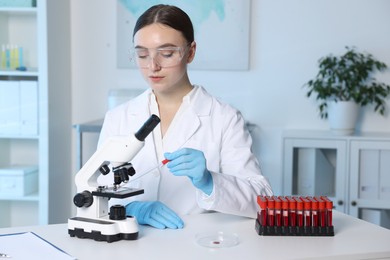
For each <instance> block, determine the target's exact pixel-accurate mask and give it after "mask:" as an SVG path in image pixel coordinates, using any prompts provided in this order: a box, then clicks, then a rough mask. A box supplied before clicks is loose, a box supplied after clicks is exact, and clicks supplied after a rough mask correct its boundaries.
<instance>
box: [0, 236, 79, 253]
mask: <svg viewBox="0 0 390 260" xmlns="http://www.w3.org/2000/svg"><path fill="white" fill-rule="evenodd" d="M0 253H5V254H7V255H10V256H11V257H12V258H1V259H10V260H15V259H16V260H19V259H20V260H25V259H29V260H35V259H37V260H38V259H39V260H42V259H55V260H68V259H76V258H74V257H72V256H70V255H68V254H67V253H66V252H64V251H62V250H61V249H59V248H57V247H56V246H54V245H52V244H50V243H49V242H48V241H46V240H44V239H43V238H41V237H40V236H38V235H36V234H35V233H32V232H26V233H16V234H6V235H0Z"/></svg>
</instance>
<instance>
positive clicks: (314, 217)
mask: <svg viewBox="0 0 390 260" xmlns="http://www.w3.org/2000/svg"><path fill="white" fill-rule="evenodd" d="M306 198H307V199H308V200H310V203H311V225H312V226H313V227H318V201H316V200H315V199H314V198H313V197H310V196H308V197H306Z"/></svg>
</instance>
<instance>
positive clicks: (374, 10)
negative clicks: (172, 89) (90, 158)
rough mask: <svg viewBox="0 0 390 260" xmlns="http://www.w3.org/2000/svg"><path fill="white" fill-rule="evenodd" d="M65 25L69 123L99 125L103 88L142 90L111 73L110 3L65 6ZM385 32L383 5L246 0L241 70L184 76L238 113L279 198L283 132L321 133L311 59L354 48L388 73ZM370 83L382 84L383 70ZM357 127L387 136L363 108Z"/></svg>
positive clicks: (385, 122)
mask: <svg viewBox="0 0 390 260" xmlns="http://www.w3.org/2000/svg"><path fill="white" fill-rule="evenodd" d="M71 23H72V24H71V32H72V36H71V37H72V39H71V42H72V53H71V58H72V111H73V112H72V118H73V119H72V121H73V124H76V123H82V122H86V121H90V120H95V119H99V118H103V116H104V113H105V112H106V110H107V103H108V101H107V100H108V92H109V90H110V89H117V88H146V85H145V83H144V81H143V79H142V77H141V75H140V74H139V72H138V71H137V70H131V69H127V70H124V69H122V70H121V69H117V67H116V64H117V63H116V1H114V0H111V1H96V0H82V1H79V0H71ZM389 25H390V1H388V0H316V1H313V0H290V1H286V0H252V1H251V28H250V66H249V70H244V71H217V70H213V71H205V70H197V71H195V70H191V71H190V77H191V81H192V83H194V84H199V85H203V86H204V87H205V88H206V89H207V90H208V91H209V92H210V93H212V94H214V95H215V96H217V97H219V98H220V99H221V100H224V101H225V102H228V103H230V104H232V105H233V106H235V107H236V108H238V109H239V110H240V111H241V112H242V114H243V115H244V117H245V118H246V120H247V121H248V122H250V123H251V124H254V127H251V131H252V134H253V137H254V151H255V153H256V155H257V156H258V158H259V160H260V162H261V167H262V171H263V174H264V175H265V176H267V177H268V178H269V180H270V182H271V184H272V186H273V188H274V191H275V193H277V194H280V193H281V192H282V190H281V189H282V165H281V164H282V142H281V140H282V133H283V131H284V130H286V129H321V130H327V129H328V123H327V121H326V120H322V119H320V117H319V116H318V110H317V103H316V102H315V100H314V99H313V98H310V99H309V98H307V97H306V91H305V89H304V88H303V87H302V86H303V85H304V83H305V82H307V81H308V80H309V79H311V78H312V77H314V76H315V74H316V70H317V61H318V59H319V58H320V57H322V56H324V55H327V54H330V53H333V54H342V53H343V52H344V50H345V46H356V48H357V49H358V50H361V51H367V52H369V53H371V54H373V55H374V56H375V57H376V58H378V59H379V60H381V61H383V62H385V63H387V64H388V65H389V66H390V26H389ZM224 33H229V32H228V31H226V32H223V31H221V34H224ZM128 37H131V32H129V35H128ZM220 46H221V48H223V46H224V43H223V42H221V43H220ZM202 47H206V48H207V46H202ZM240 48H241V46H237V49H240ZM226 55H227V56H229V55H230V51H229V50H226ZM376 77H377V79H378V80H381V81H384V82H386V83H387V84H390V71H389V70H388V71H386V72H385V73H382V74H380V75H376ZM388 104H390V103H388ZM388 108H389V111H390V106H389V107H388ZM358 128H359V130H361V131H381V132H382V131H384V132H389V131H390V116H389V114H386V115H385V116H384V117H383V116H380V115H379V114H376V113H374V112H373V108H372V107H366V108H365V109H364V111H363V113H361V115H360V117H359V122H358ZM95 140H96V138H95ZM95 145H96V143H94V142H93V140H92V141H91V142H90V143H89V144H88V145H87V146H85V148H86V149H90V150H91V151H93V150H94V149H95ZM75 149H76V148H75V147H74V149H73V151H74V156H73V158H75V156H76V155H75V153H76V152H75ZM74 165H75V163H74ZM74 168H75V169H76V167H74Z"/></svg>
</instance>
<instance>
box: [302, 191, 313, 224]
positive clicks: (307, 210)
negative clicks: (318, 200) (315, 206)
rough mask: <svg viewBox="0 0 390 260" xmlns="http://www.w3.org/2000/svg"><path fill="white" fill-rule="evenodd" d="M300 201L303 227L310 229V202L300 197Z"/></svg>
mask: <svg viewBox="0 0 390 260" xmlns="http://www.w3.org/2000/svg"><path fill="white" fill-rule="evenodd" d="M300 199H301V200H302V201H303V208H304V211H303V214H304V225H305V227H310V226H311V202H310V200H308V199H306V198H304V197H301V198H300Z"/></svg>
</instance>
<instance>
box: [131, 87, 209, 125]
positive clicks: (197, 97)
mask: <svg viewBox="0 0 390 260" xmlns="http://www.w3.org/2000/svg"><path fill="white" fill-rule="evenodd" d="M151 94H152V90H151V89H150V88H149V89H147V90H145V91H144V92H143V93H142V94H141V95H139V96H138V97H136V98H134V100H133V102H132V103H131V106H129V114H131V115H136V116H141V115H145V116H146V117H147V116H149V100H150V95H151ZM187 97H188V98H189V102H190V104H191V105H190V107H191V110H192V111H193V112H194V114H195V115H197V116H199V117H201V116H208V115H210V113H211V106H212V98H211V96H210V95H209V94H208V93H207V91H206V90H205V89H204V88H203V87H201V86H198V85H194V89H193V90H192V91H191V92H190V93H189V94H188V95H187V96H186V97H185V98H187ZM142 120H143V119H142Z"/></svg>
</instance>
